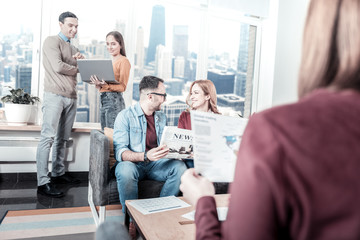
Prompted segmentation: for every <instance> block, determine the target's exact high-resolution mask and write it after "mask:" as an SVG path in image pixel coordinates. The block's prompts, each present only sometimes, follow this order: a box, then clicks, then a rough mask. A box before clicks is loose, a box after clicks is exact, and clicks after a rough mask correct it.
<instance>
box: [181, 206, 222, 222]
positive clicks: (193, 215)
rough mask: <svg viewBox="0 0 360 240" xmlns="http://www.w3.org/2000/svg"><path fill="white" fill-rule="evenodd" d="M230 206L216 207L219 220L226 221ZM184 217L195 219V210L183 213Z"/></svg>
mask: <svg viewBox="0 0 360 240" xmlns="http://www.w3.org/2000/svg"><path fill="white" fill-rule="evenodd" d="M228 209H229V208H228V207H218V208H216V211H217V214H218V220H219V221H225V220H226V217H227V213H228ZM182 217H184V218H187V219H189V220H192V221H195V211H191V212H188V213H185V214H184V215H182Z"/></svg>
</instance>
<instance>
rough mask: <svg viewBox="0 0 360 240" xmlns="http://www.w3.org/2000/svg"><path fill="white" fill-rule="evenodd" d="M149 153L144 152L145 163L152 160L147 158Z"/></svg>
mask: <svg viewBox="0 0 360 240" xmlns="http://www.w3.org/2000/svg"><path fill="white" fill-rule="evenodd" d="M147 152H148V151H145V152H144V162H150V160H149V159H148V157H147Z"/></svg>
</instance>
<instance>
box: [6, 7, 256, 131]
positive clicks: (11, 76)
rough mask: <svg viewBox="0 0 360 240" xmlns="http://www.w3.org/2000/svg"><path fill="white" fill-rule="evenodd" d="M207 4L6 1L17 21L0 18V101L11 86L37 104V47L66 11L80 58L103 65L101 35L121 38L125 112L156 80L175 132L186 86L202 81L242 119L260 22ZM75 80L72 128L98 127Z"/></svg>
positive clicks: (89, 93) (92, 106) (93, 102)
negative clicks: (148, 79)
mask: <svg viewBox="0 0 360 240" xmlns="http://www.w3.org/2000/svg"><path fill="white" fill-rule="evenodd" d="M209 4H211V1H207V0H198V1H195V0H183V1H180V2H179V1H175V0H134V1H125V0H116V1H115V0H104V1H102V2H101V4H96V5H94V4H93V3H91V2H82V1H73V0H64V1H61V2H54V1H44V0H36V1H26V0H13V1H7V4H6V6H5V10H4V11H3V12H8V13H13V12H17V13H18V14H19V15H21V18H19V17H13V16H12V15H9V16H7V15H6V14H2V15H0V21H1V22H2V23H3V24H2V27H1V29H0V54H1V55H0V95H3V94H6V91H7V89H6V88H4V86H12V87H23V88H25V90H26V91H31V92H32V93H33V94H35V95H38V96H40V97H42V93H43V77H44V70H43V67H42V64H41V54H40V53H41V44H42V43H43V41H44V39H45V38H46V37H47V36H49V35H56V34H58V33H59V31H60V28H59V23H58V16H59V14H60V13H61V12H64V11H71V12H74V13H75V14H76V15H77V16H78V18H79V28H78V34H77V36H76V38H75V39H73V40H72V44H73V45H75V46H76V47H78V48H79V49H80V51H81V52H82V53H83V54H84V55H85V56H86V58H89V59H91V58H97V59H106V58H110V56H109V54H108V52H107V50H106V44H105V37H106V34H107V33H108V32H110V31H113V30H117V31H119V32H121V33H122V34H123V36H124V39H125V46H126V53H127V57H128V59H129V60H130V63H131V73H130V79H129V84H128V88H127V90H126V92H125V94H124V98H125V102H126V105H127V106H129V105H131V104H133V103H135V102H136V101H138V100H139V92H138V84H139V82H140V80H141V78H142V77H143V76H145V75H155V76H158V77H160V78H163V79H164V80H165V85H166V88H167V93H168V95H169V97H168V98H167V101H166V102H165V104H164V105H163V111H165V112H166V114H167V116H168V123H169V125H176V124H177V121H178V117H179V115H180V113H181V111H183V110H184V109H185V108H187V106H186V104H185V99H186V96H187V94H188V91H189V85H190V84H191V82H192V81H194V80H196V79H204V78H208V79H210V80H212V81H213V82H214V83H215V86H216V88H217V91H218V105H219V106H220V110H221V112H223V113H224V114H239V115H242V116H245V117H248V116H249V115H250V114H251V111H252V110H251V105H252V102H253V99H254V96H253V93H254V92H256V89H255V88H256V86H257V84H256V81H257V79H256V76H257V74H256V69H258V67H257V64H258V63H259V61H258V60H257V57H256V56H258V54H255V53H257V52H258V51H259V50H258V48H259V47H258V46H259V43H258V42H259V41H258V40H257V38H258V35H259V34H258V31H259V29H260V28H259V25H260V20H259V19H256V18H253V17H246V16H244V15H242V14H240V13H235V12H234V11H235V10H234V9H229V11H227V9H217V8H214V7H211V6H209ZM18 6H22V7H21V9H19V7H18ZM40 19H41V22H40ZM40 36H41V38H40ZM40 39H41V40H40ZM34 41H35V42H34ZM36 41H37V42H36ZM78 79H79V80H78V84H77V90H78V111H77V116H76V121H78V122H99V121H100V119H99V105H100V103H99V93H98V91H97V90H96V89H95V88H94V87H93V86H92V85H89V84H87V83H83V82H82V81H81V79H80V78H78ZM254 89H255V90H254ZM0 104H1V103H0Z"/></svg>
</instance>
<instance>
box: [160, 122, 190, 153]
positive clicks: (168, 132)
mask: <svg viewBox="0 0 360 240" xmlns="http://www.w3.org/2000/svg"><path fill="white" fill-rule="evenodd" d="M192 139H193V136H192V132H191V130H187V129H181V128H177V127H173V126H166V127H165V128H164V131H163V133H162V136H161V141H160V145H163V144H166V145H167V147H168V148H169V153H168V154H167V155H166V156H165V158H175V159H193V143H192Z"/></svg>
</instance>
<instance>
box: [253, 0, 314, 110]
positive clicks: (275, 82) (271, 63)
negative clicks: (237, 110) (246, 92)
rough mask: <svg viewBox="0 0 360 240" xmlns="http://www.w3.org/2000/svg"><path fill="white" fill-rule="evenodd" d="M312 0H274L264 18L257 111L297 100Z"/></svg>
mask: <svg viewBox="0 0 360 240" xmlns="http://www.w3.org/2000/svg"><path fill="white" fill-rule="evenodd" d="M308 3H309V0H291V1H289V0H271V1H270V6H269V17H268V18H267V19H265V20H264V21H263V29H262V46H261V60H260V61H261V62H260V73H259V93H258V105H257V108H256V111H260V110H263V109H266V108H269V107H271V106H276V105H280V104H285V103H291V102H294V101H296V100H297V79H298V72H299V66H300V60H301V45H302V34H303V28H304V23H305V18H306V14H307V7H308Z"/></svg>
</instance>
